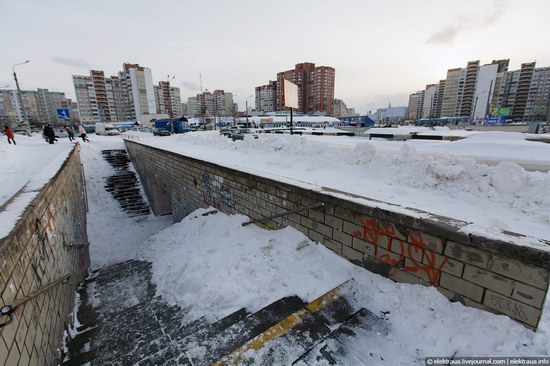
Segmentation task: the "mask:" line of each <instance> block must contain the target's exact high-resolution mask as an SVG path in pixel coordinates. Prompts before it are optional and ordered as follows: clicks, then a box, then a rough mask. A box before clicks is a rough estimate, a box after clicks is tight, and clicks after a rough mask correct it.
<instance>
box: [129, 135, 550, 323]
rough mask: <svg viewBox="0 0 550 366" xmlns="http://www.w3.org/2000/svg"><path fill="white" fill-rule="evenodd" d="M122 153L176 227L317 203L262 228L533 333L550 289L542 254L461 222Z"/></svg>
mask: <svg viewBox="0 0 550 366" xmlns="http://www.w3.org/2000/svg"><path fill="white" fill-rule="evenodd" d="M126 146H127V148H128V151H129V153H130V156H131V158H132V160H133V163H134V166H135V167H136V169H137V171H138V173H139V175H140V177H141V181H142V183H143V185H144V188H145V192H146V194H147V196H148V198H149V201H150V202H151V206H152V207H153V210H154V212H155V214H164V213H167V212H168V210H166V207H171V211H172V212H173V214H174V220H175V221H179V220H181V219H182V218H183V217H185V216H186V215H188V214H189V213H191V212H192V211H194V210H195V209H197V208H199V207H208V206H213V207H215V208H217V209H218V210H220V211H223V212H226V213H229V214H233V213H241V214H244V215H247V216H249V217H250V218H252V219H259V218H262V217H268V216H273V215H276V214H280V213H284V212H287V211H292V210H295V209H299V208H303V207H305V206H309V205H314V204H317V203H324V204H325V205H324V208H323V209H321V210H313V209H310V210H306V211H303V212H299V213H293V214H290V215H288V216H286V217H284V218H276V219H273V220H269V221H266V222H264V224H265V226H267V227H269V228H273V229H277V228H282V227H285V226H292V227H294V228H296V229H298V230H300V231H301V232H303V233H304V234H306V235H307V236H308V237H310V238H311V239H313V240H315V241H318V242H320V243H323V244H324V245H325V246H327V247H328V248H330V249H331V250H333V251H334V252H335V253H337V254H339V255H341V256H343V257H345V258H347V259H349V260H350V261H352V262H354V263H356V264H358V265H362V266H364V267H365V268H367V269H369V270H370V271H373V272H376V273H379V274H381V275H384V276H386V277H389V278H392V279H393V280H395V281H399V282H408V283H418V284H423V285H430V286H436V287H437V289H438V290H439V291H441V292H442V293H443V294H444V295H445V296H447V297H448V298H449V299H450V300H452V301H460V302H462V303H464V304H465V305H468V306H474V307H477V308H480V309H484V310H488V311H491V312H494V313H498V314H506V315H508V316H510V317H511V318H513V319H515V320H517V321H518V322H521V323H522V324H524V325H526V326H528V327H530V328H536V327H537V325H538V322H539V320H540V316H541V313H542V309H543V305H544V301H545V298H546V293H547V290H548V283H549V269H550V255H549V253H548V252H545V251H540V250H537V249H534V248H529V247H524V246H519V245H516V244H514V243H513V242H506V241H498V240H493V239H489V238H484V237H480V236H476V235H466V234H464V233H461V232H459V231H458V230H459V229H460V228H461V227H462V226H465V225H466V223H461V222H457V221H456V220H449V219H447V218H444V217H435V216H433V215H432V216H431V217H432V219H419V218H415V217H411V216H407V215H403V214H399V213H395V212H393V211H391V210H386V209H380V208H376V202H373V201H371V202H369V201H368V200H367V199H365V198H364V197H359V196H353V195H350V194H347V193H345V192H338V191H335V190H330V189H327V188H325V189H315V190H313V189H306V188H302V187H300V186H297V185H292V184H288V183H283V182H280V181H277V180H274V179H267V178H263V177H259V176H255V175H252V174H248V173H245V172H241V171H238V170H235V169H230V168H227V167H223V166H218V165H215V164H212V163H208V162H204V161H201V160H197V159H193V158H189V157H185V156H182V155H179V154H176V153H171V152H167V151H164V150H161V149H158V148H154V147H150V146H147V145H144V144H140V143H138V142H133V141H126ZM358 200H360V201H362V202H364V203H357V202H356V201H358ZM354 201H355V202H354ZM383 206H387V205H386V204H384V205H383ZM155 207H162V210H160V209H158V210H156V209H155Z"/></svg>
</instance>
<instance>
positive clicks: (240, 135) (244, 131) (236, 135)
mask: <svg viewBox="0 0 550 366" xmlns="http://www.w3.org/2000/svg"><path fill="white" fill-rule="evenodd" d="M245 135H252V137H254V138H255V139H257V138H258V134H257V133H255V132H254V131H252V130H250V129H248V128H238V129H236V130H234V131H232V132H231V135H229V137H230V138H231V139H232V140H233V141H236V140H244V136H245Z"/></svg>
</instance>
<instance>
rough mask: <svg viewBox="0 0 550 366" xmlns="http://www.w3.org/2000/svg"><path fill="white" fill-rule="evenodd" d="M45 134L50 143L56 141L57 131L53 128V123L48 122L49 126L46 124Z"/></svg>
mask: <svg viewBox="0 0 550 366" xmlns="http://www.w3.org/2000/svg"><path fill="white" fill-rule="evenodd" d="M44 136H46V141H48V143H49V144H53V143H54V142H55V131H54V130H53V127H52V125H50V124H48V125H47V126H44Z"/></svg>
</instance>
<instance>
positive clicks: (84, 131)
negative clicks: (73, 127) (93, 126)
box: [78, 125, 90, 142]
mask: <svg viewBox="0 0 550 366" xmlns="http://www.w3.org/2000/svg"><path fill="white" fill-rule="evenodd" d="M78 133H80V138H82V141H84V142H90V140H88V138H87V137H86V130H85V129H84V127H82V125H80V126H78Z"/></svg>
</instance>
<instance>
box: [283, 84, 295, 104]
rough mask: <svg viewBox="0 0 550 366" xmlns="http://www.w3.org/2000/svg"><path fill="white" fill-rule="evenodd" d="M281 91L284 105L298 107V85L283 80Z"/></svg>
mask: <svg viewBox="0 0 550 366" xmlns="http://www.w3.org/2000/svg"><path fill="white" fill-rule="evenodd" d="M283 93H284V102H285V105H284V106H285V107H289V108H295V109H298V85H296V84H294V83H291V82H290V81H288V80H286V79H284V80H283Z"/></svg>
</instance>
